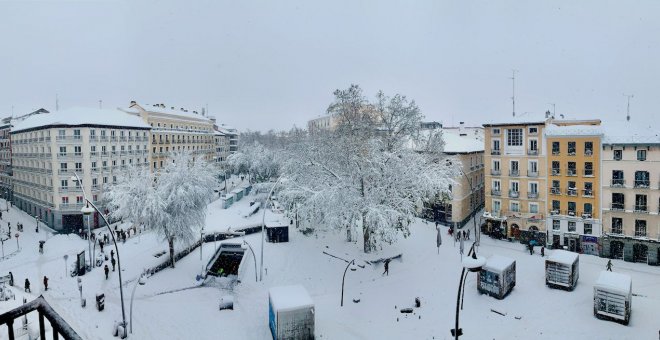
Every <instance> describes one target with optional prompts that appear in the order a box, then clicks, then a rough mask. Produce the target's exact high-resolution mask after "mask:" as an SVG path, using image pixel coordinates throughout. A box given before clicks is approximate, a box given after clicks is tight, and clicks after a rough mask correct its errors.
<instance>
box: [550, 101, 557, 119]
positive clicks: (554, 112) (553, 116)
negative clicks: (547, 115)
mask: <svg viewBox="0 0 660 340" xmlns="http://www.w3.org/2000/svg"><path fill="white" fill-rule="evenodd" d="M549 104H550V105H552V118H555V115H556V114H557V105H556V104H555V103H549Z"/></svg>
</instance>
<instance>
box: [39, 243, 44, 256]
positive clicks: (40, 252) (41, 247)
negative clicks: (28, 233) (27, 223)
mask: <svg viewBox="0 0 660 340" xmlns="http://www.w3.org/2000/svg"><path fill="white" fill-rule="evenodd" d="M43 253H44V243H43V242H41V241H39V254H43Z"/></svg>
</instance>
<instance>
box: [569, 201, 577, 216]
mask: <svg viewBox="0 0 660 340" xmlns="http://www.w3.org/2000/svg"><path fill="white" fill-rule="evenodd" d="M575 207H576V204H575V202H571V201H569V202H568V216H575Z"/></svg>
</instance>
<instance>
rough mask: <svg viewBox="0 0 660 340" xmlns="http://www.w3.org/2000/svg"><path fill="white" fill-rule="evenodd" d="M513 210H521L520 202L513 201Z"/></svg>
mask: <svg viewBox="0 0 660 340" xmlns="http://www.w3.org/2000/svg"><path fill="white" fill-rule="evenodd" d="M511 211H515V212H519V211H520V203H518V202H511Z"/></svg>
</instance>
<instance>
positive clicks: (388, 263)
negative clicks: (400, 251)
mask: <svg viewBox="0 0 660 340" xmlns="http://www.w3.org/2000/svg"><path fill="white" fill-rule="evenodd" d="M390 261H391V259H387V260H385V271H384V272H383V275H385V274H387V276H390Z"/></svg>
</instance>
